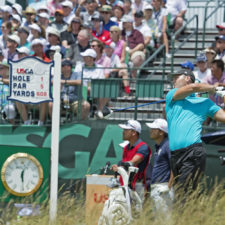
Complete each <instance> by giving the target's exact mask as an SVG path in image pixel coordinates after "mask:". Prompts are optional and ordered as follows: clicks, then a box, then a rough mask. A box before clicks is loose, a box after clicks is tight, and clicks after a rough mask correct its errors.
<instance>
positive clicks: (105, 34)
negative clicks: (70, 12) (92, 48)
mask: <svg viewBox="0 0 225 225" xmlns="http://www.w3.org/2000/svg"><path fill="white" fill-rule="evenodd" d="M92 22H93V29H92V36H93V37H94V38H97V39H99V40H100V41H101V42H103V43H105V42H106V41H107V40H109V39H110V37H109V31H107V30H105V29H104V28H103V19H102V17H101V16H100V15H94V16H92Z"/></svg>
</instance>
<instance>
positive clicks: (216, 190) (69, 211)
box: [2, 183, 225, 225]
mask: <svg viewBox="0 0 225 225" xmlns="http://www.w3.org/2000/svg"><path fill="white" fill-rule="evenodd" d="M2 213H3V214H2V215H4V219H7V218H8V221H9V220H10V225H11V224H13V225H48V224H49V215H48V213H49V206H48V204H46V205H45V206H42V208H41V214H40V215H39V216H32V217H22V218H20V219H18V220H17V219H16V212H15V210H14V211H12V210H11V209H10V207H8V208H7V207H6V208H4V209H3V212H2ZM95 217H96V216H95V215H89V218H93V221H94V220H95V219H96V218H95ZM10 218H11V219H10ZM3 224H4V223H3ZM84 224H86V223H85V204H84V199H82V200H81V199H80V200H77V199H76V198H74V197H71V195H70V194H68V193H65V194H64V195H63V196H61V197H59V199H58V213H57V220H56V221H55V222H54V225H84ZM88 224H90V225H95V224H94V223H91V222H90V223H88ZM131 224H132V225H178V224H179V225H224V224H225V189H224V184H222V183H221V184H219V185H214V187H213V188H211V189H210V190H209V191H208V190H206V189H205V191H203V189H202V188H198V189H197V190H196V191H195V192H193V193H192V194H190V195H188V196H187V197H186V198H185V203H184V200H183V198H182V199H181V201H176V202H175V203H174V205H173V207H172V208H171V209H170V211H169V212H168V213H166V214H162V213H157V212H155V210H154V208H153V206H152V204H151V201H150V200H147V202H146V205H145V207H144V210H143V213H142V215H141V216H140V217H139V219H137V220H135V221H133V222H132V223H131Z"/></svg>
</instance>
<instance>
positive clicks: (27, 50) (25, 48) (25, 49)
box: [16, 46, 30, 55]
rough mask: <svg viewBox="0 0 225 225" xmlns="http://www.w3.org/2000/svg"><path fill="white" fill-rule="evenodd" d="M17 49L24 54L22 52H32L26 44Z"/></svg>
mask: <svg viewBox="0 0 225 225" xmlns="http://www.w3.org/2000/svg"><path fill="white" fill-rule="evenodd" d="M16 51H17V52H18V53H21V54H22V53H23V54H27V55H29V54H30V50H29V49H28V48H27V47H25V46H23V47H20V48H17V49H16Z"/></svg>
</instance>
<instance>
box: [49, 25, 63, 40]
mask: <svg viewBox="0 0 225 225" xmlns="http://www.w3.org/2000/svg"><path fill="white" fill-rule="evenodd" d="M47 33H48V35H49V34H53V35H55V36H57V37H58V38H60V32H59V31H58V30H57V29H55V28H54V27H49V28H48V29H47Z"/></svg>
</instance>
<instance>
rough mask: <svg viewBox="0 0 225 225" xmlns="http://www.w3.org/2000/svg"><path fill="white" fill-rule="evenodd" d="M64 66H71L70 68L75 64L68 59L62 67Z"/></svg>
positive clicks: (63, 62)
mask: <svg viewBox="0 0 225 225" xmlns="http://www.w3.org/2000/svg"><path fill="white" fill-rule="evenodd" d="M63 66H70V67H72V66H73V64H72V62H71V61H70V60H68V59H66V60H64V61H62V67H63Z"/></svg>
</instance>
